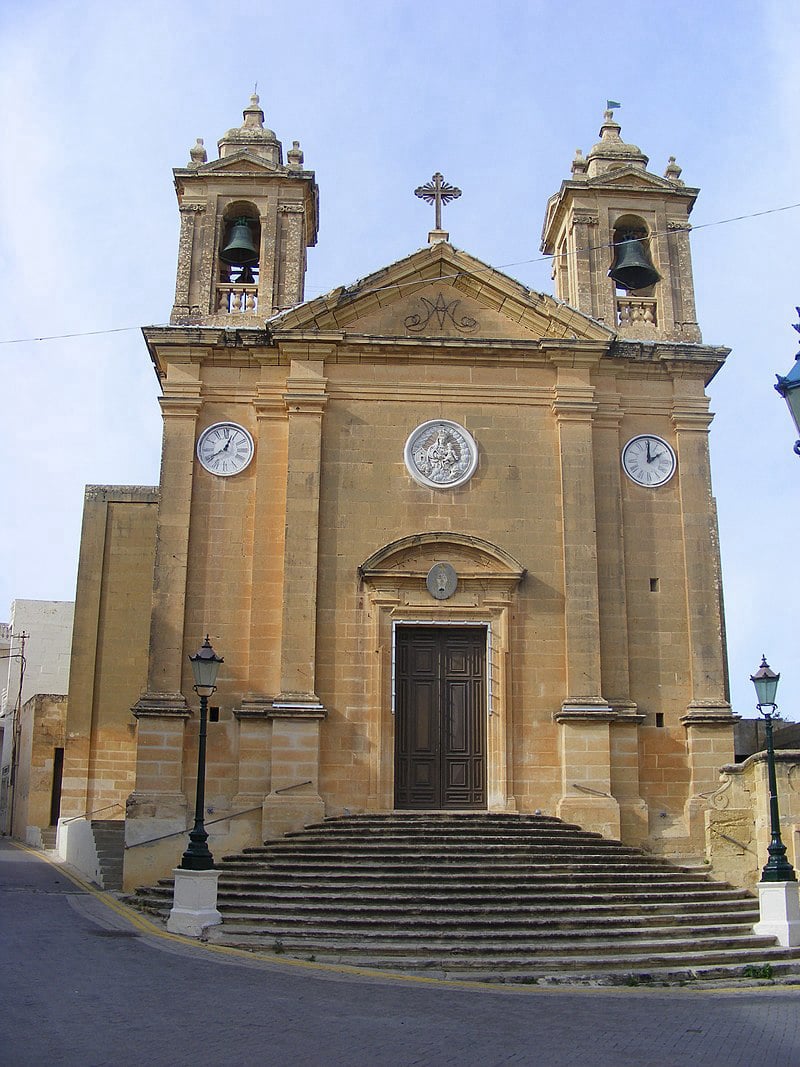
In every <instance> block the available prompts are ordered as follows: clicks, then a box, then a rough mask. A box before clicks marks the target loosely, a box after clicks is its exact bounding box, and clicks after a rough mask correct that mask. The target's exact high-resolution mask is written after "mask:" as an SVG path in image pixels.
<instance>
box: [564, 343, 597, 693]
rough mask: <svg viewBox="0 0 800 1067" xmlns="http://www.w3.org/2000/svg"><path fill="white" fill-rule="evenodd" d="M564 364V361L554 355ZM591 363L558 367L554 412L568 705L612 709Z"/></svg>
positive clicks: (567, 360)
mask: <svg viewBox="0 0 800 1067" xmlns="http://www.w3.org/2000/svg"><path fill="white" fill-rule="evenodd" d="M554 362H555V363H557V364H558V363H559V357H557V356H556V357H554ZM593 362H594V360H592V361H591V362H589V361H585V362H582V363H580V364H578V362H577V360H576V359H574V358H573V357H572V356H570V357H566V358H565V359H564V360H563V362H562V364H561V365H560V366H559V367H558V379H557V384H556V389H555V398H554V401H553V411H554V413H555V416H556V421H557V424H558V442H559V453H560V469H561V514H562V526H563V539H564V630H565V637H566V676H567V694H566V698H565V700H564V707H565V708H567V707H570V708H571V707H582V706H589V707H600V708H603V709H606V708H607V704H606V701H605V700H603V698H602V696H601V674H600V604H599V592H598V581H597V540H596V536H595V531H596V528H597V516H596V512H595V491H594V441H593V432H592V417H593V415H594V412H595V411H596V409H597V405H596V404H595V402H594V388H593V387H592V385H591V381H590V375H591V370H590V367H591V365H592V364H593Z"/></svg>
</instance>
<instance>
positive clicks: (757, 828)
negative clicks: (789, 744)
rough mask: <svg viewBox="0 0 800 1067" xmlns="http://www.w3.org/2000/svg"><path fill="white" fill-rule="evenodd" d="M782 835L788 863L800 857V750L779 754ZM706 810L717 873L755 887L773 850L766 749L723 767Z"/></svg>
mask: <svg viewBox="0 0 800 1067" xmlns="http://www.w3.org/2000/svg"><path fill="white" fill-rule="evenodd" d="M775 773H776V778H777V785H778V806H779V808H780V816H781V836H782V838H783V843H784V844H785V845H786V856H787V858H788V860H789V862H790V863H791V864H792V865H793V866H794V867H795V869H796V870H797V869H798V861H800V750H795V749H792V750H786V749H783V750H780V751H778V752H776V753H775ZM707 799H708V805H709V806H708V809H707V810H706V812H705V828H706V858H707V859H708V861H709V863H710V864H711V867H712V870H713V873H714V876H715V877H717V878H722V879H724V880H725V881H727V882H731V883H732V884H734V885H738V886H744V887H746V888H748V889H752V888H753V887H754V886H755V885H756V883H757V882H758V881H759V880H760V878H761V868H762V867H763V866H764V864H765V863H766V862H767V859H768V858H769V855H768V853H767V846H768V845H769V842H770V819H769V782H768V777H767V754H766V752H756V753H755V755H753V756H749V757H748V758H747V759H746V760H745V761H744V762H743V763H737V764H731V765H728V766H725V767H722V768H720V786H719V788H718V789H717V790H716V791H715V792H714V793H712V794H711V795H710V796H709V797H708V798H707Z"/></svg>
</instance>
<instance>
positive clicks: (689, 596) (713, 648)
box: [672, 378, 732, 721]
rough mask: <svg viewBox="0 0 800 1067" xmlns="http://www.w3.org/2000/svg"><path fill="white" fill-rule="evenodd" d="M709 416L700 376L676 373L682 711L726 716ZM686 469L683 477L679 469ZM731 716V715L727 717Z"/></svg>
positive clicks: (674, 420)
mask: <svg viewBox="0 0 800 1067" xmlns="http://www.w3.org/2000/svg"><path fill="white" fill-rule="evenodd" d="M711 419H712V416H711V414H710V413H709V411H708V399H707V397H705V396H704V395H703V385H702V382H701V381H695V380H687V379H681V378H677V379H676V380H675V399H674V403H673V411H672V421H673V425H674V426H675V445H676V448H675V451H676V454H677V457H678V488H679V492H680V502H681V520H682V530H683V552H684V566H685V576H686V601H687V621H688V631H689V632H688V648H689V670H690V676H691V686H692V690H691V692H692V699H691V703H690V705H689V708H688V711H689V713H690V714H691V713H692V712H693V711H695V710H696V711H697V712H699V713H701V714H702V715H705V714H707V713H708V712H709V711H719V712H723V713H724V712H727V713H728V715H730V704H729V702H728V687H727V676H726V664H725V654H724V642H723V640H722V630H723V623H722V593H721V568H720V561H719V547H718V542H717V523H716V509H715V507H714V500H713V497H712V495H711V470H710V464H709V456H708V428H709V426H710V424H711ZM684 472H686V476H685V477H684V476H683V473H684ZM731 721H732V720H731Z"/></svg>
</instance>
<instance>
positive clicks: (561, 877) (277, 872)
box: [219, 864, 746, 894]
mask: <svg viewBox="0 0 800 1067" xmlns="http://www.w3.org/2000/svg"><path fill="white" fill-rule="evenodd" d="M497 866H498V865H495V870H493V871H488V872H485V871H480V870H476V869H475V867H474V866H472V865H470V866H468V867H464V868H463V869H460V868H459V869H453V868H447V869H440V868H436V867H435V866H433V865H427V866H425V867H423V868H422V869H421V870H419V871H416V870H415V871H414V872H413V873H412V872H411V871H410V870H409V865H408V864H404V865H402V866H400V867H393V868H391V869H387V868H386V867H381V866H378V865H376V866H373V867H371V868H364V867H359V868H358V869H347V868H346V867H344V868H342V867H339V868H335V869H331V868H326V867H323V866H320V867H319V868H318V869H316V870H314V871H313V872H309V871H308V869H307V868H303V869H302V870H299V869H294V868H292V867H291V865H284V866H282V867H281V868H272V867H269V866H265V867H255V866H253V865H247V864H243V865H234V864H231V865H227V864H221V865H220V867H219V870H220V872H221V873H220V879H221V881H225V882H227V881H228V880H229V879H230V880H231V882H236V883H239V882H241V883H259V882H264V883H265V884H268V885H275V886H277V885H287V886H293V885H301V884H302V885H306V886H309V887H310V888H312V889H313V888H314V887H316V886H324V885H327V886H330V887H331V888H334V887H347V886H351V887H355V886H363V887H364V888H365V889H366V888H373V889H381V888H383V887H385V888H389V887H391V888H397V889H398V890H400V889H402V888H405V889H407V890H408V891H410V892H420V891H421V890H426V889H431V888H434V889H435V888H437V885H438V887H440V888H441V889H442V891H445V889H449V888H451V887H452V886H458V887H465V888H469V889H470V890H472V891H473V892H478V891H481V892H486V891H494V890H495V889H496V890H508V889H517V890H520V891H521V890H526V891H530V892H539V893H542V892H548V891H550V890H557V889H572V890H575V891H587V890H588V891H592V890H593V891H595V892H599V891H600V889H601V888H602V887H604V886H613V887H619V886H621V885H624V886H625V887H626V888H628V889H630V890H631V891H633V892H636V891H647V890H648V888H649V889H652V887H653V886H658V887H659V889H660V890H663V891H665V892H669V891H686V892H689V891H691V892H699V893H707V892H718V891H722V890H724V891H727V892H732V893H739V894H746V891H745V890H743V889H733V888H732V887H731V886H729V885H727V884H726V883H723V882H713V881H711V880H710V879H709V878H708V876H707V875H705V874H697V875H695V874H692V873H691V872H685V873H684V872H669V871H666V872H658V873H654V872H647V873H646V874H645V875H638V874H633V875H632V874H631V873H630V872H628V873H627V874H626V875H625V877H624V880H621V879H620V877H619V874H618V873H607V872H605V871H592V872H591V874H589V875H585V876H583V877H581V872H575V871H564V870H562V869H559V871H557V872H556V871H553V872H551V871H550V870H549V869H547V868H541V869H535V868H531V867H528V866H525V865H523V866H521V867H515V868H514V869H513V870H511V871H510V872H504V873H503V874H499V873H496V872H497ZM434 875H435V877H436V881H435V882H432V876H434Z"/></svg>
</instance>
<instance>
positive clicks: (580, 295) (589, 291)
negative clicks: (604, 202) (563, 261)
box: [559, 209, 614, 328]
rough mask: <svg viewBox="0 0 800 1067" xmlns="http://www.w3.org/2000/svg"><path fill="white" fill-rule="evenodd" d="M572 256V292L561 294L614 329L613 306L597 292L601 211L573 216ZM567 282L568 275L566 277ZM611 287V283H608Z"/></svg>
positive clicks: (570, 247) (599, 272)
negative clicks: (611, 312)
mask: <svg viewBox="0 0 800 1067" xmlns="http://www.w3.org/2000/svg"><path fill="white" fill-rule="evenodd" d="M570 222H571V226H570V234H569V256H570V258H571V259H572V269H571V270H569V271H568V277H569V281H570V283H571V285H570V290H571V291H570V293H569V294H559V295H560V296H561V299H562V300H566V301H567V303H570V304H572V306H573V307H576V308H579V309H580V310H581V311H583V312H584V313H585V314H587V315H591V316H592V317H593V318H595V319H599V320H600V321H601V322H603V321H606V322H608V324H609V325H610V326H611V327H612V328H613V326H614V317H613V315H611V316H610V317H609V314H608V312H609V307H607V306H606V304H605V302H604V301H603V294H602V293H600V292H598V291H597V285H596V282H595V279H596V278H597V277H598V275H599V276H600V277H602V271H599V270H598V263H597V255H598V252H599V251H604V252H605V251H606V250H605V249H602V250H600V249H598V248H597V247H596V246H597V244H598V237H597V234H598V230H597V223H598V217H597V213H596V212H594V211H581V210H580V209H578V210H576V211H575V213H574V214H573V215H572V218H571V219H570ZM564 281H567V278H565V279H564ZM606 288H607V289H610V283H609V284H607V285H606Z"/></svg>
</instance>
